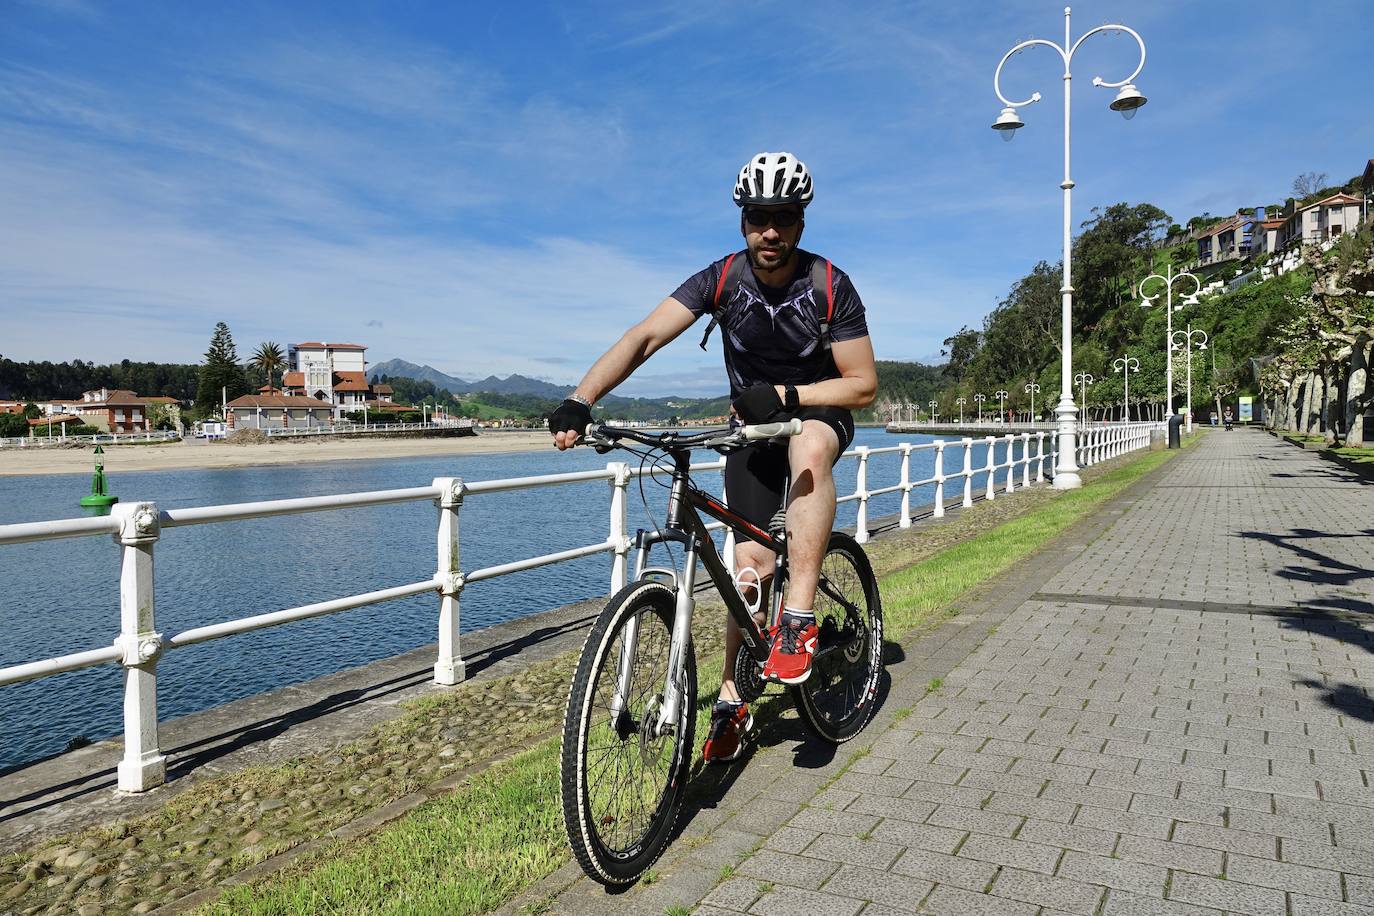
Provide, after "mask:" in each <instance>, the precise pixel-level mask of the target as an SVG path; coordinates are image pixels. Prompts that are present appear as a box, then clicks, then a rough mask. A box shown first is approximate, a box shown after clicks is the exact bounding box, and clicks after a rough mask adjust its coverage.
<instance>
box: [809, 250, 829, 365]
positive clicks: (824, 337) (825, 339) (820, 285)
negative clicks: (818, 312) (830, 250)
mask: <svg viewBox="0 0 1374 916" xmlns="http://www.w3.org/2000/svg"><path fill="white" fill-rule="evenodd" d="M811 288H812V289H824V290H825V317H824V318H822V319H821V349H823V350H829V349H830V319H832V318H834V317H835V265H834V264H831V263H830V261H829V260H828V259H826V258H823V257H821V256H820V255H817V256H816V257H815V258H814V259H812V261H811Z"/></svg>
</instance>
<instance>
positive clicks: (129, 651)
mask: <svg viewBox="0 0 1374 916" xmlns="http://www.w3.org/2000/svg"><path fill="white" fill-rule="evenodd" d="M1156 425H1157V424H1146V423H1134V424H1117V425H1111V424H1104V425H1101V426H1097V427H1093V428H1091V429H1087V430H1083V431H1082V433H1081V439H1080V442H1081V443H1082V444H1081V446H1080V449H1079V461H1080V464H1094V463H1096V462H1098V461H1101V460H1104V459H1106V458H1111V457H1115V456H1116V455H1119V454H1122V453H1123V452H1126V451H1130V450H1133V449H1137V448H1141V447H1145V446H1148V445H1149V430H1150V429H1151V428H1153V427H1154V426H1156ZM979 445H981V446H984V447H985V454H984V460H983V463H982V464H981V465H980V466H978V467H974V465H973V456H974V447H975V446H979ZM953 450H958V453H959V454H957V455H951V454H950V453H951V452H952V451H953ZM924 451H929V452H932V453H933V455H932V458H933V461H932V467H933V472H932V474H931V476H929V477H925V478H922V479H919V480H916V479H912V474H911V456H912V454H913V453H917V452H924ZM884 454H899V455H900V456H901V467H900V474H899V479H898V482H896V483H894V484H890V485H887V486H881V487H876V488H870V487H869V480H868V477H869V465H870V461H871V460H872V459H873V458H874V457H875V456H878V455H884ZM1054 456H1055V451H1054V437H1053V436H1051V435H1047V434H1046V433H1045V432H1044V431H1037V432H1035V433H1033V434H1032V433H1030V432H1023V433H1020V434H1019V435H1008V436H1002V437H993V436H986V437H982V438H980V439H973V438H971V437H965V438H961V439H957V440H953V441H946V440H943V439H937V440H935V441H933V442H927V443H921V444H917V445H913V444H911V443H906V442H903V443H899V444H898V445H895V446H890V447H882V448H869V447H867V446H859V447H857V448H854V449H852V450H850V451H848V452H846V453H845V455H844V456H843V457H844V458H846V459H848V458H853V459H855V460H856V461H857V465H858V467H857V472H856V475H855V488H854V491H853V492H852V493H848V494H845V495H842V496H839V497H838V498H837V500H836V502H837V503H848V502H857V503H858V506H857V513H856V519H855V534H856V538H857V539H858V540H859V541H860V542H865V541H867V540H868V538H869V506H870V502H871V501H872V500H873V499H875V498H877V497H880V496H884V495H888V494H900V495H901V507H900V510H899V512H898V514H897V525H898V526H899V527H901V528H907V527H910V526H911V524H912V520H913V511H914V510H913V506H912V494H913V492H914V491H916V490H917V489H918V488H921V487H925V486H931V485H933V498H932V500H931V502H930V507H929V513H930V515H932V516H935V517H940V516H943V515H944V514H945V510H946V508H947V507H948V505H949V504H950V503H951V502H952V501H956V500H957V502H958V504H959V505H961V506H971V505H973V500H974V493H975V478H978V477H980V476H981V477H982V478H983V479H982V481H981V483H980V485H978V486H977V487H976V488H977V489H979V490H981V491H982V495H983V498H985V499H995V498H996V495H997V490H998V487H999V484H1000V486H1001V488H1002V490H1003V491H1004V492H1005V493H1011V492H1014V490H1015V489H1016V487H1017V486H1021V487H1029V486H1031V484H1032V477H1031V474H1032V465H1034V482H1036V483H1039V482H1042V481H1044V480H1045V478H1046V475H1047V474H1050V475H1052V474H1053V468H1054ZM724 466H725V462H724V460H723V459H721V460H717V461H713V462H709V463H703V464H698V465H693V470H695V471H706V470H719V469H722V468H724ZM1018 470H1019V472H1020V481H1019V484H1018V482H1017V472H1018ZM664 473H667V471H666V470H663V469H645V470H639V469H632V468H631V467H630V466H629V465H628V464H626V463H624V462H611V463H609V464H607V466H606V467H605V468H604V469H597V470H591V471H576V472H571V473H565V474H546V475H542V476H535V477H518V478H506V479H498V480H484V481H473V482H466V481H464V480H462V479H461V478H458V477H439V478H435V479H434V480H433V482H432V483H430V484H429V485H428V486H421V487H410V488H407V489H394V490H376V491H370V492H364V493H345V494H338V495H331V496H309V497H303V498H297V499H279V500H271V501H266V502H250V503H235V504H229V505H220V506H201V507H190V508H179V509H162V510H160V509H158V507H157V506H156V505H155V504H154V503H152V502H127V503H120V504H117V505H116V506H114V507H113V510H112V512H111V514H110V515H108V516H104V517H94V518H76V519H56V520H51V521H42V522H29V523H23V524H13V525H0V546H3V545H6V544H19V543H24V542H29V541H49V540H57V539H62V538H74V537H89V536H92V535H102V534H109V535H112V536H113V537H114V539H115V542H116V543H117V544H118V545H119V548H120V557H121V562H120V568H121V571H120V586H119V605H120V628H119V635H118V636H117V637H116V638H115V640H114V643H113V645H111V646H107V647H103V648H96V649H88V650H84V651H80V652H75V653H71V654H68V655H61V656H57V657H55V658H47V659H41V660H38V661H33V662H27V663H23V664H19V665H12V666H9V667H6V668H0V686H4V685H7V684H15V683H19V682H21V681H29V680H34V679H36V678H42V677H47V676H49V675H53V674H59V673H62V672H65V671H75V670H77V669H80V668H89V667H93V666H95V665H101V664H105V663H107V662H118V663H119V664H121V665H122V666H123V667H124V672H125V675H124V752H123V758H122V759H121V760H120V763H119V767H118V773H119V778H118V786H119V788H120V789H121V790H123V791H128V792H141V791H144V790H147V789H150V788H153V787H154V786H157V785H160V784H162V783H163V782H164V781H165V769H166V767H165V758H164V756H163V754H162V751H161V749H160V746H159V744H158V728H157V663H158V659H159V658H160V657H161V656H162V654H163V653H165V652H167V651H169V650H171V649H177V648H181V647H184V646H189V645H194V644H196V643H200V642H205V641H207V640H211V639H218V638H220V637H224V636H232V635H235V634H239V633H246V632H249V631H251V630H259V629H263V628H265V627H270V626H276V625H278V624H282V623H287V622H290V621H294V620H304V619H307V618H312V617H320V616H324V615H326V614H334V613H338V612H340V611H346V610H351V609H353V608H360V607H365V606H368V605H373V604H380V603H382V602H385V601H393V600H396V599H400V598H408V597H411V596H413V595H420V594H423V593H425V592H437V593H438V595H439V615H438V630H439V633H438V655H437V658H436V660H435V663H434V683H436V684H440V685H452V684H457V683H458V682H459V681H461V680H462V679H463V676H464V664H463V658H462V654H461V652H460V648H459V596H460V595H461V593H462V591H463V588H464V587H465V586H466V585H468V584H469V583H472V582H480V581H482V580H484V579H492V578H495V577H497V576H504V575H509V574H511V573H515V572H520V571H523V570H528V569H534V568H536V567H540V566H547V565H550V564H553V563H559V562H563V561H565V560H572V559H577V558H579V557H585V556H590V555H593V554H597V553H610V554H611V555H612V559H611V572H610V588H609V591H610V592H612V593H613V592H615V591H617V590H619V589H620V588H623V587H624V586H625V584H626V583H627V581H628V575H629V567H628V561H629V553H630V548H631V545H632V543H633V538H632V536H631V532H630V531H629V527H628V526H629V518H628V501H627V495H628V489H629V484H630V481H631V480H632V479H634V478H635V477H638V476H641V475H643V474H664ZM598 480H600V481H607V482H609V484H610V486H611V500H610V518H609V526H608V533H607V536H606V538H605V539H603V540H600V541H597V542H594V543H591V544H585V545H581V546H577V547H571V548H567V549H563V550H559V551H555V552H553V553H547V554H543V555H541V556H535V557H529V558H526V559H521V560H514V561H511V562H507V563H501V564H498V565H495V566H488V567H485V568H481V569H474V570H470V571H468V572H463V570H462V566H461V562H460V560H461V557H460V552H459V536H458V535H459V514H460V511H461V508H462V505H463V501H464V500H465V499H467V498H470V497H474V496H483V497H485V496H487V495H489V494H493V493H499V492H503V491H507V490H524V489H532V488H540V487H551V486H564V485H569V484H575V483H585V482H590V481H598ZM950 485H952V486H954V487H956V488H958V489H957V491H956V493H957V495H953V496H952V498H951V494H947V492H946V488H947V486H950ZM427 500H432V501H434V502H435V504H436V506H437V507H438V513H439V518H438V525H437V558H438V562H437V565H436V569H435V573H434V575H433V576H431V577H429V578H426V579H423V580H420V581H418V582H411V583H407V584H403V585H397V586H392V587H389V588H384V589H379V590H377V591H371V592H365V593H363V594H359V595H350V596H346V597H343V598H336V599H332V600H329V601H321V602H316V603H314V604H307V605H302V606H300V607H294V608H286V609H284V610H278V611H271V612H268V613H263V614H256V615H251V616H248V617H240V618H235V619H232V620H227V621H221V622H217V623H211V624H207V625H203V626H197V627H192V628H191V629H188V630H183V631H181V632H178V633H170V634H165V633H161V632H159V631H158V629H157V622H156V615H155V609H154V588H153V586H154V564H153V548H154V546H155V545H156V544H157V542H158V540H159V539H160V538H161V537H162V536H163V533H164V532H165V531H166V530H168V529H172V528H180V527H186V526H190V525H205V524H216V523H221V522H229V521H237V520H242V519H252V518H266V517H270V516H279V515H298V514H302V513H307V512H323V511H332V510H336V509H353V508H359V507H364V506H380V505H389V504H396V503H411V502H423V501H427ZM707 527H708V529H709V530H717V529H720V528H722V527H724V526H723V525H721V524H720V523H712V524H710V525H708V526H707ZM725 540H726V543H725V547H726V550H725V556H726V559H727V562H728V564H729V565H730V566H731V568H732V569H733V549H732V548H733V543H734V539H733V533H732V532H729V531H727V532H726V539H725Z"/></svg>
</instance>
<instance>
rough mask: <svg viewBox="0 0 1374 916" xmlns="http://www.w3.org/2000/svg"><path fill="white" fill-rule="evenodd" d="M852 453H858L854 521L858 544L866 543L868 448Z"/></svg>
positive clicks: (855, 538) (860, 448)
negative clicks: (855, 515) (857, 505)
mask: <svg viewBox="0 0 1374 916" xmlns="http://www.w3.org/2000/svg"><path fill="white" fill-rule="evenodd" d="M854 451H856V452H858V453H859V474H858V481H857V483H858V486H857V488H856V490H857V492H858V494H859V512H858V516H857V517H856V518H855V519H854V540H856V541H858V542H859V543H860V544H866V543H868V446H866V445H860V446H859V447H858V448H856V449H854Z"/></svg>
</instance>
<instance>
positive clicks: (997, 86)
mask: <svg viewBox="0 0 1374 916" xmlns="http://www.w3.org/2000/svg"><path fill="white" fill-rule="evenodd" d="M1034 45H1044V46H1045V47H1047V48H1054V49H1055V50H1056V51H1058V52H1059V57H1060V59H1061V60H1063V61H1064V72H1065V73H1067V72H1068V70H1069V58H1068V55H1066V54H1065V53H1064V49H1063V48H1061V47H1059V45H1057V44H1055V43H1054V42H1052V41H1046V40H1045V39H1043V38H1032V39H1030V40H1029V41H1023V42H1021V43H1020V44H1019V45H1017V46H1016V47H1014V48H1012V49H1011V50H1010V51H1008V52H1007V53H1006V54H1004V55H1002V60H1001V61H1000V62H999V63H998V64H997V70H996V71H994V73H993V74H992V91H993V92H995V93H997V98H999V99H1000V100H1001V101H1002V104H1003V105H1006V106H1007V107H1008V108H1021V107H1022V106H1024V105H1029V104H1031V103H1032V102H1038V101H1040V93H1038V92H1033V93H1031V95H1030V98H1028V99H1026V100H1025V101H1023V102H1013V101H1012V100H1011V99H1008V98H1007V97H1006V96H1005V95H1003V94H1002V67H1003V66H1004V65H1005V64H1006V62H1007V61H1009V60H1011V57H1012V55H1013V54H1016V53H1017V52H1019V51H1024V50H1026V49H1027V48H1029V47H1032V46H1034Z"/></svg>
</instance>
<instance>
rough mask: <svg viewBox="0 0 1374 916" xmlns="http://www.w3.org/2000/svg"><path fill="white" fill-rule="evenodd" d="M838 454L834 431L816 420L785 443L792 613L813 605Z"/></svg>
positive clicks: (832, 518)
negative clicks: (789, 475)
mask: <svg viewBox="0 0 1374 916" xmlns="http://www.w3.org/2000/svg"><path fill="white" fill-rule="evenodd" d="M839 449H840V440H839V438H838V437H837V436H836V435H835V430H833V429H831V428H830V426H829V425H827V424H825V423H822V422H821V421H819V420H807V421H805V422H804V423H803V424H802V432H801V435H800V436H794V437H793V438H792V440H791V442H790V443H788V459H789V461H790V462H791V465H792V487H791V489H790V490H789V491H788V504H787V601H786V605H787V607H789V608H792V609H793V610H798V611H810V610H812V609H814V608H815V606H816V586H817V584H818V583H819V582H820V577H821V561H822V560H823V559H824V558H825V548H826V545H827V544H828V543H829V541H830V529H831V527H832V526H833V525H834V524H835V478H834V476H833V475H832V473H831V468H832V466H833V465H834V463H835V458H836V455H837V453H838V452H839Z"/></svg>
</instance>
